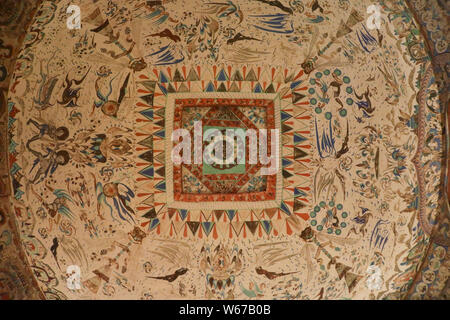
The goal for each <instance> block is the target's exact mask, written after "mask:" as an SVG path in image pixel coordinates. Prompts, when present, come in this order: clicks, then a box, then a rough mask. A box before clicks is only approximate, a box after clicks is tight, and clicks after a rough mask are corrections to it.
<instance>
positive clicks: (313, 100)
mask: <svg viewBox="0 0 450 320" xmlns="http://www.w3.org/2000/svg"><path fill="white" fill-rule="evenodd" d="M309 102H310V103H311V104H312V105H315V104H316V103H317V99H316V98H312V99H311V100H309Z"/></svg>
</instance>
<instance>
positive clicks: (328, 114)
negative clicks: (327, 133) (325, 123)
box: [325, 112, 332, 120]
mask: <svg viewBox="0 0 450 320" xmlns="http://www.w3.org/2000/svg"><path fill="white" fill-rule="evenodd" d="M331 117H332V115H331V112H325V119H327V120H330V119H331Z"/></svg>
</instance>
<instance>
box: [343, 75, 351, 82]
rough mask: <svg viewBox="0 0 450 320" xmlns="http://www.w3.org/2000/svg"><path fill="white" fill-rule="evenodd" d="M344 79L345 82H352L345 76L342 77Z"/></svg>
mask: <svg viewBox="0 0 450 320" xmlns="http://www.w3.org/2000/svg"><path fill="white" fill-rule="evenodd" d="M342 81H344V83H350V78H349V77H347V76H345V77H343V78H342Z"/></svg>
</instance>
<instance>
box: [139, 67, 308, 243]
mask: <svg viewBox="0 0 450 320" xmlns="http://www.w3.org/2000/svg"><path fill="white" fill-rule="evenodd" d="M138 78H139V81H138V86H139V88H138V92H139V94H141V95H140V100H139V101H138V102H137V103H136V112H137V123H139V124H142V125H141V126H140V127H139V128H138V129H137V130H136V135H137V137H138V140H139V142H138V145H139V146H138V147H137V150H136V151H137V152H138V154H139V156H138V157H139V159H138V161H137V166H138V175H136V176H137V178H136V184H137V186H138V187H137V189H138V190H137V196H138V197H139V198H140V199H141V202H140V205H138V208H137V209H138V210H139V212H140V213H141V216H142V217H143V218H146V219H148V220H147V221H146V222H144V223H142V226H144V227H147V228H148V230H150V231H151V232H156V233H157V234H158V235H163V236H167V237H171V238H209V237H211V238H214V239H217V238H248V237H252V238H253V237H256V238H261V237H267V236H277V235H280V234H286V235H292V234H293V233H294V232H296V231H301V228H300V226H301V224H302V221H306V220H308V219H309V214H308V212H309V211H310V210H309V209H308V208H309V207H310V195H311V193H310V191H311V173H310V168H309V167H308V164H309V162H310V161H311V159H310V151H311V141H312V139H311V132H312V130H311V125H312V124H311V119H312V117H311V115H310V109H309V108H308V107H307V106H308V105H309V102H307V101H306V99H305V98H306V96H307V94H306V91H307V90H308V87H307V86H306V85H307V83H306V81H305V75H304V72H303V70H301V69H300V70H296V71H295V72H292V71H289V70H287V69H283V68H270V69H269V68H263V67H249V68H247V67H246V66H243V67H241V68H232V67H231V66H197V67H193V68H190V69H187V68H186V67H184V66H183V67H179V68H172V67H165V68H155V69H153V73H152V74H148V73H147V74H144V73H143V74H140V75H139V76H138ZM223 106H227V108H223ZM225 110H228V111H225ZM230 110H231V111H230ZM227 112H229V113H227ZM193 121H202V126H203V131H204V130H205V129H207V128H219V129H225V128H241V129H250V128H251V129H278V132H279V134H280V137H279V138H280V139H279V142H280V143H279V144H280V153H279V154H280V163H279V165H278V170H277V173H276V174H274V175H268V176H261V175H260V174H259V171H260V169H261V164H259V163H258V164H256V165H250V164H248V163H246V164H245V165H242V166H243V167H242V168H237V169H236V170H235V171H234V172H227V173H225V174H221V173H220V172H218V171H217V170H216V171H214V170H212V171H211V170H210V171H209V172H208V171H207V170H206V171H205V168H204V166H206V165H205V164H203V163H202V164H198V165H195V164H192V165H186V164H180V165H175V164H173V162H172V161H171V158H170V157H171V148H172V147H173V146H174V145H175V143H174V142H172V141H171V134H172V132H173V130H175V129H179V128H183V129H187V130H189V131H190V132H191V133H192V134H191V137H193ZM150 122H152V123H153V125H150V124H149V123H150ZM294 128H295V130H294ZM269 137H270V133H268V138H269ZM192 143H193V142H192ZM268 145H269V146H270V140H268ZM203 147H204V146H203ZM268 149H269V150H270V147H269V148H268ZM191 150H193V148H191ZM192 152H193V151H192ZM268 156H270V153H268ZM246 158H247V160H248V145H247V146H246ZM210 169H211V168H210ZM236 181H237V182H236ZM249 181H252V182H255V181H259V183H258V182H256V185H250V184H249ZM193 186H197V187H196V188H194V187H193ZM198 186H200V187H198Z"/></svg>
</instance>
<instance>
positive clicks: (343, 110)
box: [339, 109, 347, 117]
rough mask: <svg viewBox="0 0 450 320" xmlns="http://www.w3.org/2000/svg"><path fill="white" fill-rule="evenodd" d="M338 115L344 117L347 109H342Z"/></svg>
mask: <svg viewBox="0 0 450 320" xmlns="http://www.w3.org/2000/svg"><path fill="white" fill-rule="evenodd" d="M339 115H340V116H341V117H345V116H346V115H347V110H345V109H342V110H341V111H339Z"/></svg>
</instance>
